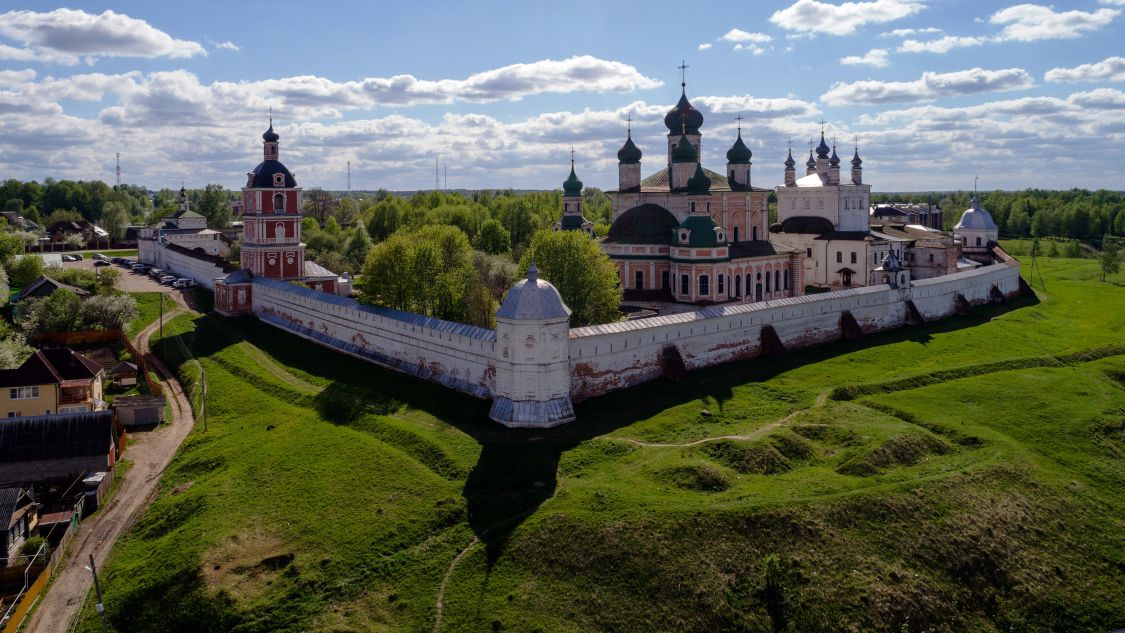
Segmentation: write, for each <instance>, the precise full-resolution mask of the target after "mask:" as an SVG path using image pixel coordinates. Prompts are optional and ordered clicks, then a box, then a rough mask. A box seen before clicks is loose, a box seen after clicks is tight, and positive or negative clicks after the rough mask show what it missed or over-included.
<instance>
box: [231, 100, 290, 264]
mask: <svg viewBox="0 0 1125 633" xmlns="http://www.w3.org/2000/svg"><path fill="white" fill-rule="evenodd" d="M279 140H280V136H279V135H278V133H277V132H274V131H273V119H272V118H271V119H270V127H269V129H268V130H266V132H265V134H263V135H262V162H261V163H259V164H258V166H257V167H255V168H254V171H252V172H249V173H248V174H246V186H245V187H243V188H242V205H243V227H244V228H243V235H242V251H241V257H242V259H241V264H242V268H243V269H244V270H248V271H250V272H251V273H252V274H253V275H254V276H255V277H269V278H271V279H300V278H302V277H304V270H305V245H304V244H302V243H301V188H300V187H298V186H297V181H296V180H295V179H294V178H293V175H292V174H290V173H289V170H288V169H286V167H285V165H283V164H282V163H281V161H280V160H278V141H279Z"/></svg>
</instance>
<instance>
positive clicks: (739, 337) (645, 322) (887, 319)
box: [570, 262, 1019, 400]
mask: <svg viewBox="0 0 1125 633" xmlns="http://www.w3.org/2000/svg"><path fill="white" fill-rule="evenodd" d="M993 286H995V287H997V288H998V289H999V290H1000V292H1001V293H1003V294H1004V296H1006V297H1010V296H1012V295H1014V294H1015V293H1017V292H1018V291H1019V264H1018V263H1016V262H1013V263H1010V264H995V265H992V266H985V267H982V268H979V269H976V270H972V271H966V272H963V273H956V274H953V275H947V276H944V277H939V278H935V279H928V280H924V281H919V282H915V284H914V286H913V287H911V288H901V289H895V288H891V287H890V286H887V285H879V286H867V287H861V288H854V289H850V290H843V291H839V292H830V293H824V294H816V295H804V296H801V297H791V298H787V299H778V300H773V301H763V302H760V303H753V304H747V305H737V306H723V307H714V308H708V309H706V310H701V311H698V312H689V313H683V314H676V315H670V316H665V317H656V318H651V319H640V320H637V321H627V322H622V323H612V324H607V325H598V326H591V327H583V328H575V329H572V330H570V365H571V397H572V398H573V399H575V400H582V399H585V398H588V397H591V396H597V395H601V394H604V393H608V392H610V391H616V390H617V389H623V388H626V387H630V386H632V385H635V384H638V383H641V382H645V381H647V380H652V379H654V378H657V377H659V376H661V375H662V373H663V369H662V366H661V360H660V359H661V354H662V352H663V349H664V348H665V347H666V346H668V345H674V346H675V347H676V348H677V350H678V351H679V353H680V356H681V357H682V358H683V360H684V364H685V365H686V366H687V368H688V369H698V368H702V367H707V366H710V365H716V364H719V363H725V362H729V361H734V360H741V359H746V358H751V357H753V356H756V355H757V354H758V353H759V352H760V351H761V331H762V327H763V326H765V325H769V326H772V327H773V329H774V331H775V332H776V333H777V336H778V338H779V339H780V341H781V343H782V344H783V345H784V346H785V347H786V348H787V349H791V348H796V347H805V346H808V345H815V344H818V343H825V342H829V341H833V340H837V339H839V338H841V337H842V327H841V322H842V315H843V313H844V312H845V311H847V312H850V313H851V315H852V316H853V317H854V318H855V320H856V322H857V324H858V325H859V326H860V328H861V329H862V330H863V332H864V333H865V334H869V333H873V332H878V331H881V330H887V329H892V328H895V327H899V326H902V325H904V324H905V323H906V301H908V300H911V301H913V302H914V304H915V306H916V307H917V308H918V310H919V312H920V313H921V314H922V316H923V318H925V319H926V320H930V319H938V318H943V317H947V316H950V315H952V314H953V313H954V312H955V311H956V309H957V295H958V294H960V295H962V296H964V297H965V299H966V300H967V301H968V302H969V303H972V304H979V303H986V302H988V301H989V300H990V299H991V292H992V287H993Z"/></svg>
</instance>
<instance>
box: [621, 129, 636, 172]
mask: <svg viewBox="0 0 1125 633" xmlns="http://www.w3.org/2000/svg"><path fill="white" fill-rule="evenodd" d="M617 162H618V163H620V164H622V165H636V164H637V163H639V162H641V150H640V148H639V147H637V146H636V144H635V143H633V134H632V132H630V133H629V138H627V139H625V144H624V145H622V146H621V149H619V150H617Z"/></svg>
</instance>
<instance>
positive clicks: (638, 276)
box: [633, 270, 645, 290]
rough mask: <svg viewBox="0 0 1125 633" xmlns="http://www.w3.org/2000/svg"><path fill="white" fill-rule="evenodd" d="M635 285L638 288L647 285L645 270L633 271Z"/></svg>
mask: <svg viewBox="0 0 1125 633" xmlns="http://www.w3.org/2000/svg"><path fill="white" fill-rule="evenodd" d="M633 287H634V288H636V289H637V290H644V287H645V273H644V271H643V270H638V271H634V272H633Z"/></svg>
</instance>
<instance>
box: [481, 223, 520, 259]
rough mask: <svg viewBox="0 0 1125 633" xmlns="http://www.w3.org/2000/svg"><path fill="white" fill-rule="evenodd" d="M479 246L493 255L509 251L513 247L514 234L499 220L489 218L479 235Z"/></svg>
mask: <svg viewBox="0 0 1125 633" xmlns="http://www.w3.org/2000/svg"><path fill="white" fill-rule="evenodd" d="M477 248H478V249H480V250H482V251H484V252H486V253H490V254H492V255H499V254H500V253H507V252H508V251H509V250H511V248H512V236H511V234H509V233H508V229H505V228H504V225H503V224H500V222H499V221H497V220H489V221H487V222H485V223H484V225H483V226H481V228H480V233H479V234H478V235H477Z"/></svg>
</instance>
